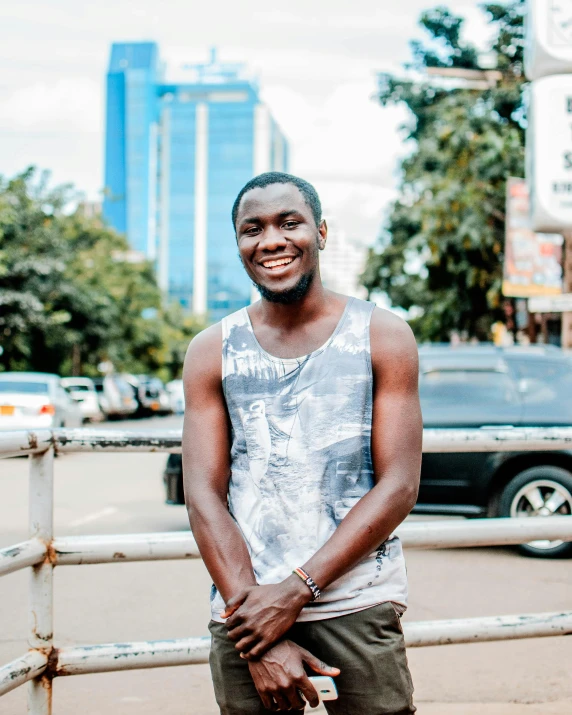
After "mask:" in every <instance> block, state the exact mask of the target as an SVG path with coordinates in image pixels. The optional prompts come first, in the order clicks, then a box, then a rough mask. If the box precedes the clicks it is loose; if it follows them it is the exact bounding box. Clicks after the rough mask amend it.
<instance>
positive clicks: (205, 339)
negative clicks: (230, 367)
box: [183, 323, 222, 389]
mask: <svg viewBox="0 0 572 715" xmlns="http://www.w3.org/2000/svg"><path fill="white" fill-rule="evenodd" d="M221 377H222V325H221V323H215V324H214V325H211V326H209V327H208V328H206V329H205V330H202V331H201V332H200V333H199V334H198V335H196V336H195V337H194V338H193V339H192V340H191V342H190V345H189V347H188V348H187V354H186V356H185V365H184V367H183V382H184V384H185V389H189V387H190V385H191V383H193V384H196V383H197V381H201V382H204V383H205V384H213V382H215V383H216V382H220V380H221Z"/></svg>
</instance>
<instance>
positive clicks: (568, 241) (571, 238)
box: [562, 231, 572, 348]
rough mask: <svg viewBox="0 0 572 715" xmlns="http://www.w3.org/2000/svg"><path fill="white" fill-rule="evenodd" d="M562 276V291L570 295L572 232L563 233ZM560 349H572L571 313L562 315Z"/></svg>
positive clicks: (571, 284) (571, 283) (571, 286)
mask: <svg viewBox="0 0 572 715" xmlns="http://www.w3.org/2000/svg"><path fill="white" fill-rule="evenodd" d="M563 266H564V276H563V285H562V289H563V292H564V293H568V294H572V231H566V232H565V233H564V258H563ZM562 347H563V348H572V313H571V312H566V313H562Z"/></svg>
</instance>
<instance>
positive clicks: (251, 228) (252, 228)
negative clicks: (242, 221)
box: [242, 226, 260, 236]
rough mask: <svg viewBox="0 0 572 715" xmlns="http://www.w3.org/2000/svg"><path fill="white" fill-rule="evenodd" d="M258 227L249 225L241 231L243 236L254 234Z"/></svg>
mask: <svg viewBox="0 0 572 715" xmlns="http://www.w3.org/2000/svg"><path fill="white" fill-rule="evenodd" d="M259 230H260V229H259V228H258V226H251V227H250V228H247V229H246V230H245V231H243V232H242V234H243V236H255V235H256V234H257V233H258V231H259Z"/></svg>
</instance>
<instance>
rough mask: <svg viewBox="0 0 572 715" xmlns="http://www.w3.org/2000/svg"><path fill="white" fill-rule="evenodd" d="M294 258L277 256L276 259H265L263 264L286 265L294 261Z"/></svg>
mask: <svg viewBox="0 0 572 715" xmlns="http://www.w3.org/2000/svg"><path fill="white" fill-rule="evenodd" d="M293 260H294V259H293V258H277V259H276V260H274V261H264V263H263V264H262V265H263V266H264V268H276V266H285V265H287V264H288V263H292V261H293Z"/></svg>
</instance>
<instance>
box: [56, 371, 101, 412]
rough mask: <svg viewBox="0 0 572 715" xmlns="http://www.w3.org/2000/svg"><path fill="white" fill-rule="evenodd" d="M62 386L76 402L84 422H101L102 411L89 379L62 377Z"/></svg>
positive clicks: (93, 386) (91, 381)
mask: <svg viewBox="0 0 572 715" xmlns="http://www.w3.org/2000/svg"><path fill="white" fill-rule="evenodd" d="M62 385H63V386H64V387H65V388H66V390H67V391H68V392H69V394H70V395H71V397H72V398H73V399H74V400H75V401H76V402H77V404H78V407H79V409H80V411H81V414H82V416H83V419H84V421H85V422H101V420H103V418H104V415H103V411H102V410H101V408H100V406H99V400H98V399H97V392H96V390H95V385H94V384H93V380H92V379H91V378H90V377H64V378H63V379H62Z"/></svg>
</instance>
